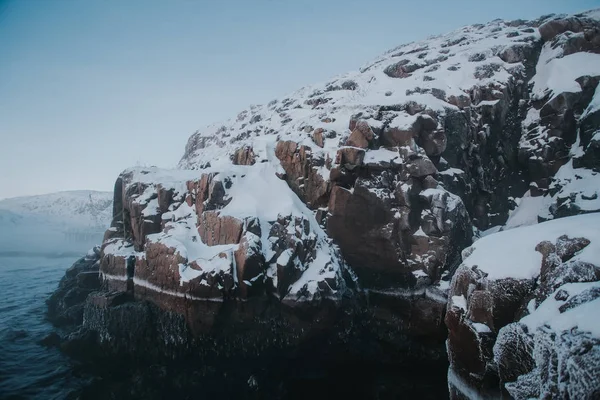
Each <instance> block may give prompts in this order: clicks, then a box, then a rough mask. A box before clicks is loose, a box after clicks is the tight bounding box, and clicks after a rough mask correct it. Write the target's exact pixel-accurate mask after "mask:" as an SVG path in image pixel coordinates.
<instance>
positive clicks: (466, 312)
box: [446, 214, 600, 399]
mask: <svg viewBox="0 0 600 400" xmlns="http://www.w3.org/2000/svg"><path fill="white" fill-rule="evenodd" d="M599 217H600V214H593V215H591V216H578V217H567V218H564V219H558V220H556V221H551V222H545V223H542V224H540V225H538V226H531V227H527V228H516V229H515V230H514V231H506V232H502V234H496V235H490V236H488V237H486V238H484V239H481V240H480V241H479V242H476V243H475V244H474V245H473V247H472V248H470V249H468V250H466V251H465V260H464V262H463V265H461V266H460V267H459V268H458V270H457V271H456V274H455V275H454V277H453V278H452V283H451V285H450V292H449V295H448V296H449V302H448V311H447V313H446V325H447V326H448V330H449V337H448V354H449V357H450V363H451V368H452V369H453V371H454V372H455V373H456V374H458V375H459V376H460V377H462V379H463V380H464V381H467V382H469V383H470V384H471V385H472V386H474V387H476V388H478V389H480V390H484V391H485V390H490V389H493V388H497V387H501V388H504V389H505V390H507V391H508V393H509V394H510V395H511V396H512V397H514V398H517V399H528V398H532V397H534V398H538V397H539V398H594V397H595V396H597V395H598V393H600V379H598V376H597V374H596V373H595V372H592V371H594V370H593V368H595V366H596V365H598V362H600V358H599V357H600V352H599V351H600V346H599V344H600V338H599V336H600V330H598V329H597V328H598V327H597V326H596V325H597V324H595V323H594V322H590V321H589V318H590V314H588V313H590V312H592V309H593V307H597V306H598V305H599V304H600V303H599V299H600V289H599V287H600V286H599V285H600V266H599V265H598V262H597V254H598V253H597V251H598V250H599V249H600V247H598V246H599V244H600V242H599V240H600V232H599V231H598V228H597V227H598V223H599V222H600V218H599ZM562 232H564V233H563V234H561V233H562ZM559 235H560V236H559ZM576 235H577V236H576ZM525 236H527V238H526V239H525ZM544 237H546V238H552V239H551V240H543V241H541V238H544ZM588 238H589V239H588ZM536 242H538V243H537V244H535V243H536ZM492 247H495V248H496V249H495V250H494V251H493V252H492V251H490V249H491V248H492ZM507 251H512V252H514V253H517V254H518V256H516V257H515V255H510V254H507V255H504V256H503V255H502V252H507ZM490 253H491V254H490ZM530 256H534V257H530ZM492 257H493V258H494V259H493V261H492V260H490V259H491V258H492ZM488 258H489V259H488ZM538 260H541V262H540V261H538ZM513 263H517V268H518V270H514V269H515V266H512V267H507V265H510V264H513ZM519 264H520V265H519ZM511 268H512V269H513V270H514V272H513V271H510V269H511ZM503 269H504V270H503ZM506 269H508V270H509V271H506ZM574 365H577V367H574ZM584 371H587V372H584ZM451 384H452V383H451Z"/></svg>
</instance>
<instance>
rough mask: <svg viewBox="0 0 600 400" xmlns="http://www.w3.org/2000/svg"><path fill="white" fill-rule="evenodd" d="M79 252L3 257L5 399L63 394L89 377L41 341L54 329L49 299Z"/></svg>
mask: <svg viewBox="0 0 600 400" xmlns="http://www.w3.org/2000/svg"><path fill="white" fill-rule="evenodd" d="M76 259H77V257H41V256H19V257H7V256H0V399H64V398H66V397H67V396H68V394H69V393H70V392H72V391H73V390H75V389H77V388H80V387H82V386H83V385H84V384H85V383H86V380H85V379H84V378H82V377H78V376H75V373H74V371H75V369H74V368H73V365H72V364H71V361H70V360H69V359H68V358H66V357H65V356H64V355H63V354H61V353H60V352H59V351H58V349H56V348H47V347H44V346H41V345H40V344H38V342H39V341H40V340H41V339H43V338H44V337H46V336H47V335H48V334H49V333H50V332H52V331H53V327H52V325H51V324H50V323H49V322H48V321H46V319H45V312H46V303H45V301H46V299H47V298H48V296H49V295H50V293H52V291H54V290H55V289H56V286H57V284H58V281H59V280H60V278H61V277H62V276H63V274H64V272H65V270H66V269H67V268H68V267H69V266H71V264H73V262H74V261H75V260H76Z"/></svg>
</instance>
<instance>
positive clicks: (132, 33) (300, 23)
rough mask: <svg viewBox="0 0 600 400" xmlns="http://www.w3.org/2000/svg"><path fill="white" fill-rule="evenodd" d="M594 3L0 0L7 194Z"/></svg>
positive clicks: (106, 183) (54, 185)
mask: <svg viewBox="0 0 600 400" xmlns="http://www.w3.org/2000/svg"><path fill="white" fill-rule="evenodd" d="M597 7H600V1H598V0H595V1H586V0H568V1H566V0H526V1H523V0H518V1H514V0H504V1H494V2H490V1H486V0H478V1H472V0H455V1H447V0H437V1H434V0H431V1H427V2H422V1H421V2H418V1H402V0H395V1H394V0H369V1H365V0H362V1H355V0H294V1H291V0H229V1H227V0H222V1H218V0H212V1H204V0H195V1H193V0H170V1H166V0H160V1H158V0H85V1H81V0H0V198H5V197H14V196H22V195H33V194H43V193H50V192H56V191H63V190H76V189H93V190H108V191H110V190H112V188H113V184H114V181H115V179H116V178H117V176H118V174H119V173H120V172H121V171H122V170H123V169H125V168H127V167H130V166H134V165H156V166H160V167H166V168H170V167H175V166H176V164H177V162H178V161H179V159H180V157H181V156H182V155H183V150H184V147H185V143H186V141H187V139H188V137H189V136H190V135H191V134H192V133H193V132H194V131H196V130H197V129H200V130H201V129H202V127H203V126H206V125H208V124H211V123H213V122H219V121H223V120H225V119H228V118H230V117H233V116H235V115H237V113H238V112H239V111H241V110H243V109H245V108H247V106H248V105H250V104H263V103H267V102H269V101H270V100H272V99H273V98H277V97H280V96H283V95H285V94H286V93H288V92H291V91H293V90H296V89H298V88H300V87H302V86H305V85H307V84H311V83H317V82H322V81H325V80H327V79H328V78H330V77H332V76H335V75H338V74H341V73H344V72H347V71H352V70H356V69H358V68H359V67H360V66H361V65H363V64H365V63H367V62H368V61H369V60H371V59H373V58H375V57H376V56H378V55H379V54H381V53H383V52H384V51H386V50H388V49H390V48H393V47H395V46H397V45H399V44H402V43H406V42H410V41H414V40H421V39H425V38H426V37H428V36H430V35H434V34H441V33H445V32H448V31H451V30H454V29H457V28H460V27H462V26H464V25H469V24H473V23H484V22H487V21H490V20H493V19H496V18H503V19H517V18H523V19H533V18H537V17H539V16H540V15H543V14H548V13H575V12H580V11H584V10H587V9H591V8H597Z"/></svg>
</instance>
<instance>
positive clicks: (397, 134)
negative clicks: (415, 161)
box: [382, 127, 417, 147]
mask: <svg viewBox="0 0 600 400" xmlns="http://www.w3.org/2000/svg"><path fill="white" fill-rule="evenodd" d="M416 135H417V132H416V131H415V130H414V129H413V128H411V129H407V130H403V129H399V128H390V127H387V128H384V130H383V135H382V141H383V144H384V146H387V147H397V146H412V145H413V143H414V137H415V136H416Z"/></svg>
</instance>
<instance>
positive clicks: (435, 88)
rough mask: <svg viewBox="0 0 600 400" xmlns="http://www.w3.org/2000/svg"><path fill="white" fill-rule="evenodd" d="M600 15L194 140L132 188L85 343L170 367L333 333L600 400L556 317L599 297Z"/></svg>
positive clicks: (379, 78)
mask: <svg viewBox="0 0 600 400" xmlns="http://www.w3.org/2000/svg"><path fill="white" fill-rule="evenodd" d="M597 17H598V15H597V13H594V12H591V13H587V14H585V15H578V16H570V17H563V16H559V17H554V16H547V17H543V18H540V19H539V20H536V21H520V20H519V21H511V22H505V21H493V22H491V23H489V24H486V25H473V26H469V27H465V28H462V29H460V30H457V31H455V32H452V33H450V34H448V35H444V36H438V37H434V38H431V39H428V40H426V41H423V42H419V43H411V44H408V45H404V46H400V47H398V48H396V49H393V50H391V51H390V52H388V53H386V54H385V55H383V56H382V57H380V58H379V59H377V60H375V61H374V62H373V63H371V64H369V65H367V66H365V67H364V68H361V69H360V71H359V72H357V73H354V74H348V75H346V76H344V77H342V78H340V79H336V80H333V81H331V82H329V83H327V84H325V85H317V86H311V87H306V88H303V89H301V90H300V91H298V92H295V93H293V94H291V95H290V96H288V97H286V98H283V99H277V100H273V101H271V102H270V103H269V104H268V105H266V106H253V107H251V108H250V109H249V110H246V111H243V112H242V113H240V114H239V115H238V116H237V118H235V119H233V120H230V121H228V122H227V123H226V124H225V125H219V126H210V127H208V128H206V129H205V130H203V131H198V132H196V133H195V134H194V135H192V137H190V139H189V141H188V144H187V146H186V149H185V153H184V156H183V158H182V160H181V162H180V164H179V169H177V170H161V169H157V168H146V169H144V168H137V169H130V170H127V171H125V172H123V173H122V174H121V175H120V176H119V178H118V179H117V182H116V185H115V199H114V212H113V221H112V225H111V227H110V228H109V230H108V231H107V232H106V235H105V240H104V243H103V245H102V248H101V252H100V254H99V257H100V261H99V273H100V276H101V277H102V280H103V285H104V286H103V291H101V292H99V293H95V294H92V295H90V296H89V297H88V298H87V300H86V303H85V306H84V307H85V318H84V323H83V328H84V330H85V331H86V332H95V333H94V334H93V335H96V336H94V343H96V344H100V346H104V348H105V349H107V351H108V352H112V354H125V353H138V354H139V353H144V352H146V353H147V354H155V353H157V355H158V354H159V353H163V354H168V355H169V356H172V357H179V356H181V355H182V354H189V352H190V351H192V353H193V354H204V353H205V352H207V351H208V350H207V348H208V347H210V348H211V349H212V350H211V351H213V352H216V353H217V355H219V356H222V355H224V354H241V353H243V354H246V355H249V356H256V355H258V354H260V352H261V351H278V350H279V349H285V348H287V349H289V348H293V347H294V346H302V344H303V343H306V341H308V340H310V339H311V338H313V337H315V335H316V336H319V335H324V337H326V338H327V339H326V340H324V341H323V343H336V344H337V345H341V346H342V347H343V346H349V345H350V344H351V343H353V344H356V348H357V349H364V348H365V347H364V344H365V342H364V339H365V338H369V339H368V340H367V341H368V342H369V343H371V341H373V342H374V343H376V346H377V347H378V348H379V349H387V350H386V351H380V352H375V353H376V354H382V353H386V352H387V353H390V354H391V353H394V352H395V351H397V352H400V353H403V354H404V357H416V358H418V359H429V360H439V358H440V355H441V354H442V352H443V350H440V349H443V343H444V341H445V340H446V337H447V344H448V356H449V361H450V364H451V370H450V373H449V375H448V376H449V377H450V392H451V396H453V397H457V398H460V396H467V395H468V393H466V392H468V390H466V389H465V387H467V386H470V387H471V388H473V390H479V391H480V392H482V393H483V392H486V391H494V390H499V391H504V393H505V394H506V393H510V394H511V395H512V396H515V397H517V398H520V397H523V398H526V397H527V396H530V397H531V396H534V397H535V396H537V397H544V396H546V397H547V396H551V397H552V396H555V397H556V396H558V397H561V396H562V397H566V396H567V395H568V396H570V397H577V398H579V397H582V396H583V397H585V396H590V395H592V396H593V395H594V394H595V393H596V392H595V391H596V390H597V384H598V382H600V380H598V379H596V378H595V377H592V378H589V377H586V375H585V373H579V372H576V371H574V370H573V368H574V367H572V365H580V366H581V365H583V364H582V363H583V362H588V363H595V362H596V360H597V358H596V353H597V340H598V337H597V336H595V335H596V334H595V333H594V332H595V331H593V327H592V328H590V329H592V330H590V329H587V330H586V328H584V327H583V326H582V325H581V324H579V325H573V324H571V325H569V323H570V322H565V324H566V325H561V326H558V325H552V324H550V325H549V327H548V326H546V325H547V324H546V322H547V320H545V319H544V318H546V317H545V315H546V314H544V313H545V312H546V311H544V310H546V309H550V308H552V307H554V308H556V309H557V310H559V311H557V312H558V313H560V314H561V315H563V314H564V315H571V316H572V315H574V314H577V313H578V312H579V311H581V310H587V308H586V307H590V304H595V303H594V302H595V301H596V298H597V290H596V287H595V286H594V285H595V283H594V282H596V281H598V268H597V267H598V265H597V263H594V262H592V261H593V260H592V261H590V259H589V258H585V257H588V256H589V255H590V254H597V253H595V252H596V251H597V243H598V238H597V235H596V233H597V232H596V231H594V229H593V227H596V229H597V226H599V225H593V224H595V223H599V224H600V221H598V218H597V216H598V215H600V214H597V213H595V212H597V211H600V199H598V196H599V193H598V188H600V180H599V179H600V150H599V149H600V136H599V135H600V87H599V85H598V83H599V81H600V47H598V46H599V40H600V39H599V38H600V23H599V22H598V18H597ZM592 213H593V214H592ZM579 214H591V215H590V216H589V218H587V217H581V216H577V215H579ZM563 217H564V218H563ZM554 219H557V221H550V222H546V223H545V224H544V225H539V226H538V227H535V229H533V230H531V231H527V229H529V228H517V230H515V231H508V230H509V229H511V228H516V227H519V226H522V225H531V224H536V223H538V222H541V221H548V220H554ZM590 224H591V225H590ZM573 226H578V227H579V228H581V229H584V228H583V227H587V228H585V229H587V231H586V232H587V233H586V232H582V231H581V232H574V231H573ZM538 228H539V229H538ZM546 228H547V229H548V230H549V231H551V232H552V234H549V233H548V232H546V231H545V229H546ZM502 230H505V231H506V232H500V233H495V234H494V232H497V231H502ZM512 232H514V235H515V236H516V237H519V238H522V241H521V242H518V243H517V242H514V241H511V242H510V243H512V246H513V247H510V246H509V247H507V246H506V244H505V242H503V241H502V238H507V237H509V236H510V235H511V233H512ZM518 232H529V233H530V234H531V236H527V235H525V234H519V233H518ZM584 233H586V234H584ZM488 235H489V236H488ZM523 235H525V236H523ZM565 235H567V236H565ZM482 236H484V237H483V238H481V239H479V238H480V237H482ZM474 240H476V241H475V243H474V245H473V246H472V247H469V246H470V245H472V244H473V241H474ZM496 241H498V242H496ZM513 242H514V243H513ZM490 243H492V244H490ZM494 243H498V246H497V247H498V249H502V251H503V252H505V253H506V254H504V253H499V252H498V251H497V250H494V251H496V253H494V256H490V255H486V254H485V252H486V251H491V252H492V251H493V247H494ZM517 248H518V249H522V251H521V252H520V253H519V252H517V253H516V254H512V253H515V249H517ZM536 251H537V253H536ZM461 252H462V256H461ZM532 252H533V253H534V254H539V257H541V258H539V259H538V256H537V255H534V256H532V255H531V253H532ZM583 255H585V257H584V256H583ZM519 256H523V257H524V258H523V259H522V260H521V259H519V258H518V257H519ZM486 257H491V261H490V260H489V259H487V258H486ZM511 257H512V258H511ZM515 257H517V258H515ZM461 258H462V263H461ZM473 260H477V261H476V262H475V261H473ZM532 260H534V262H532ZM521 266H522V268H521ZM82 279H83V278H82ZM568 285H588V286H589V287H588V286H585V287H584V286H577V289H576V290H575V289H573V288H572V287H571V286H568ZM590 285H591V286H590ZM567 286H568V287H567ZM584 289H585V290H584ZM123 293H125V294H126V295H123ZM557 302H559V303H557ZM82 307H83V306H82ZM582 307H583V308H582ZM560 310H562V311H560ZM571 310H578V311H577V313H576V312H574V311H571ZM78 312H79V311H78ZM128 315H136V318H137V319H138V320H140V321H144V322H141V323H140V324H139V326H132V324H131V323H130V322H127V318H128V317H127V316H128ZM577 315H579V314H577ZM540 321H542V322H540ZM567 325H568V326H567ZM575 326H577V327H578V328H577V329H575ZM571 328H573V329H571ZM154 331H156V332H157V334H156V335H154V336H153V334H152V332H154ZM319 337H321V336H319ZM359 338H360V339H359ZM153 343H154V344H156V343H160V345H159V346H158V347H156V346H155V347H153ZM206 343H211V346H207V345H206ZM357 343H359V344H357ZM148 349H152V350H151V351H150V350H148ZM391 349H393V350H391ZM584 349H587V350H585V351H584ZM590 349H591V350H590ZM588 350H589V351H588ZM359 351H360V350H359ZM394 354H399V353H394ZM557 359H558V360H564V363H566V364H564V363H563V361H560V362H559V363H558V364H557V363H556V360H557ZM561 363H563V364H561ZM590 365H592V364H590ZM586 368H587V367H586ZM550 370H551V371H552V374H550V373H548V371H550ZM584 370H586V371H587V369H585V368H584ZM565 382H567V383H568V384H567V385H566V386H568V387H566V386H565V384H564V383H565ZM465 385H466V386H465ZM573 385H575V386H577V388H576V389H574V388H572V386H573Z"/></svg>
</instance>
